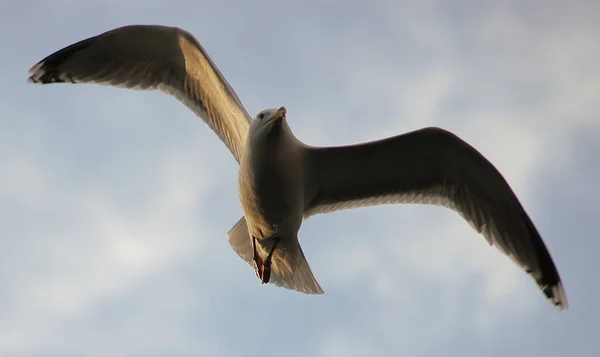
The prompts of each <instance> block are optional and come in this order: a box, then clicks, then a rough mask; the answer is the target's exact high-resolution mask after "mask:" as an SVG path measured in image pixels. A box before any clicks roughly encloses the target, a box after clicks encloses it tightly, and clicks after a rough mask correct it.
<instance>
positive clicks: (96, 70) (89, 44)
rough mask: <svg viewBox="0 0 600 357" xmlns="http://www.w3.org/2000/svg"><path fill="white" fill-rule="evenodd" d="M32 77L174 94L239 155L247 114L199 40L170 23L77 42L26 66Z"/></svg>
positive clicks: (129, 28)
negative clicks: (30, 66) (168, 25)
mask: <svg viewBox="0 0 600 357" xmlns="http://www.w3.org/2000/svg"><path fill="white" fill-rule="evenodd" d="M29 74H30V77H29V79H28V81H29V82H32V83H41V84H47V83H61V82H70V83H98V84H106V85H111V86H119V87H125V88H129V89H140V90H155V89H158V90H161V91H163V92H166V93H168V94H170V95H173V96H175V97H176V98H177V99H178V100H180V101H181V102H182V103H184V104H185V105H186V106H188V107H189V108H190V109H191V110H192V111H194V113H196V114H197V115H198V116H200V117H201V118H202V119H203V120H204V121H205V122H206V123H207V124H208V125H209V127H210V128H211V129H212V130H213V131H214V132H215V133H216V134H217V135H218V136H219V138H220V139H221V140H222V141H223V142H224V143H225V145H227V147H228V148H229V150H230V151H231V153H232V154H233V156H234V157H235V159H236V160H237V161H238V163H239V161H240V155H241V153H242V150H243V148H244V142H245V139H246V134H247V132H248V126H249V122H250V116H249V115H248V113H247V112H246V110H245V109H244V107H243V105H242V103H241V102H240V100H239V98H238V97H237V95H236V94H235V92H234V91H233V89H232V88H231V86H230V85H229V83H227V81H226V80H225V78H224V77H223V75H222V74H221V72H220V71H219V70H218V68H217V67H216V66H215V65H214V63H213V62H212V60H211V59H210V57H209V56H208V54H206V52H205V51H204V49H203V48H202V46H201V45H200V43H199V42H198V41H197V40H196V39H195V38H194V37H193V36H192V35H191V34H190V33H188V32H187V31H184V30H182V29H179V28H176V27H166V26H157V25H133V26H124V27H120V28H117V29H114V30H111V31H108V32H105V33H103V34H100V35H98V36H95V37H91V38H88V39H86V40H83V41H80V42H77V43H75V44H73V45H70V46H68V47H65V48H63V49H61V50H59V51H57V52H55V53H53V54H51V55H50V56H48V57H46V58H44V59H43V60H42V61H40V62H39V63H38V64H36V65H35V66H33V67H32V68H31V69H30V70H29Z"/></svg>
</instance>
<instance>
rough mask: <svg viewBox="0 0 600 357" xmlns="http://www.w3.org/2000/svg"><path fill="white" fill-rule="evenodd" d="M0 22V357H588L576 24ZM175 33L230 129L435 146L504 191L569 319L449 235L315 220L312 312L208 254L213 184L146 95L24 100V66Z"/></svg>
mask: <svg viewBox="0 0 600 357" xmlns="http://www.w3.org/2000/svg"><path fill="white" fill-rule="evenodd" d="M340 4H341V2H334V1H302V2H297V3H296V4H295V5H292V4H289V3H285V4H284V3H283V2H276V1H251V2H250V1H235V2H225V1H223V2H220V3H218V4H217V2H213V1H166V0H147V1H141V0H134V1H115V0H105V1H86V2H83V1H75V0H56V1H40V0H37V1H27V0H24V1H19V2H16V1H4V2H1V3H0V41H1V43H2V47H3V49H4V51H3V54H2V66H0V76H1V78H2V81H1V83H0V356H2V357H7V356H11V357H17V356H18V357H30V356H69V357H71V356H73V357H75V356H77V357H79V356H82V357H83V356H86V357H87V356H90V357H95V356H114V357H119V356H145V357H154V356H156V357H158V356H242V355H244V356H259V355H260V356H265V355H267V356H271V355H284V356H322V357H336V356H364V355H369V356H392V355H393V356H398V355H407V356H433V355H436V356H505V355H511V356H513V357H515V356H537V355H544V356H545V357H552V356H565V355H567V354H570V353H572V354H573V355H577V356H582V357H583V356H592V355H595V354H596V353H597V348H595V347H596V346H598V341H597V339H598V333H597V321H598V318H600V314H599V313H598V309H597V307H596V303H595V302H596V300H597V296H598V294H599V293H600V289H599V288H598V286H597V284H595V282H596V281H598V277H597V272H598V271H600V263H599V261H598V259H597V254H598V252H599V251H600V243H599V240H598V237H597V235H598V233H597V221H598V217H600V213H599V210H598V208H597V202H598V199H599V198H600V197H599V196H600V194H599V193H598V189H597V182H598V180H599V179H600V166H599V165H598V156H599V155H600V119H599V117H600V101H598V93H600V76H599V75H598V70H597V65H598V63H600V42H598V40H597V39H598V38H599V37H600V25H599V23H598V21H597V18H598V15H599V14H600V3H599V2H597V1H593V0H589V1H573V2H570V3H568V4H567V3H566V2H559V1H497V2H489V1H487V2H486V1H448V2H440V1H423V2H420V4H419V5H415V4H413V3H412V2H404V1H391V0H389V1H372V2H363V1H349V2H344V5H343V6H342V5H340ZM135 23H154V24H164V25H175V26H179V27H182V28H184V29H186V30H188V31H190V32H191V33H193V34H194V35H195V36H196V37H197V38H198V40H199V41H200V42H201V43H202V44H203V45H204V46H205V48H206V50H207V51H208V53H209V54H210V56H211V57H212V58H213V60H214V61H215V63H216V64H217V66H218V67H219V68H220V69H221V71H222V72H223V73H224V75H225V76H226V78H227V79H228V81H229V82H230V83H231V85H232V86H233V88H234V89H235V90H236V92H237V93H238V95H239V97H240V98H241V100H242V102H243V103H244V105H245V106H246V108H247V110H248V112H249V113H251V114H252V115H255V114H256V113H257V112H259V111H260V110H262V109H264V108H271V107H278V106H281V105H285V106H286V108H287V109H288V120H289V123H290V126H291V127H292V129H293V130H294V132H295V133H296V135H297V136H298V137H299V138H300V139H301V140H303V141H304V142H306V143H309V144H312V145H341V144H350V143H356V142H359V141H367V140H373V139H378V138H381V137H385V136H390V135H396V134H399V133H402V132H405V131H408V130H413V129H417V128H421V127H424V126H430V125H436V126H440V127H443V128H445V129H448V130H451V131H453V132H455V133H456V134H457V135H459V136H460V137H461V138H463V139H464V140H466V141H467V142H469V143H471V144H472V145H473V146H475V147H476V148H477V149H478V150H480V152H482V153H483V154H484V155H485V156H487V157H488V158H489V159H490V160H491V161H492V162H493V163H494V164H495V165H496V167H497V168H498V169H499V170H500V171H501V172H502V173H503V174H504V176H505V177H506V179H507V180H508V182H509V183H510V184H511V186H512V187H513V189H514V190H515V191H516V193H517V195H518V196H519V197H520V199H521V202H522V203H523V205H524V206H525V208H526V210H527V211H528V212H529V214H530V216H531V217H532V219H533V221H534V223H535V224H536V226H537V228H538V229H539V231H540V233H541V234H542V236H543V238H544V240H545V242H546V244H547V245H548V248H549V250H550V252H551V254H552V256H553V258H554V261H555V263H556V264H557V266H558V269H559V271H560V273H561V276H562V278H563V280H564V282H565V287H566V291H567V296H568V299H569V303H570V308H569V310H568V311H566V312H558V311H556V310H555V309H554V308H553V307H552V306H551V304H549V303H548V302H546V301H545V299H544V297H543V295H542V294H541V293H540V292H539V291H538V290H537V287H536V284H535V283H534V282H533V280H532V279H531V278H529V277H528V276H527V275H526V274H525V273H523V272H522V271H521V270H520V269H519V268H517V267H516V266H515V265H514V264H513V263H512V262H511V261H510V260H509V259H507V258H506V257H504V256H503V255H502V254H500V253H499V252H498V251H497V250H496V249H495V248H490V247H489V246H488V245H487V243H486V242H485V239H484V238H483V237H482V236H480V235H478V234H477V233H476V232H475V231H473V230H472V229H471V228H470V226H469V225H468V224H467V223H466V222H464V221H463V220H462V219H461V218H460V216H458V215H457V214H455V213H454V212H452V211H449V210H447V209H444V208H437V207H429V206H419V205H405V206H400V205H395V206H384V207H376V208H362V209H356V210H351V211H344V212H338V213H334V214H329V215H322V216H316V217H314V218H311V219H309V220H308V221H306V222H305V223H304V225H303V227H302V229H301V231H300V241H301V243H302V245H303V248H304V251H305V253H306V255H307V257H308V259H309V261H310V263H311V266H312V268H313V271H314V273H315V274H316V277H317V279H318V280H319V282H320V283H321V285H322V286H323V288H324V290H325V295H322V296H306V295H302V294H299V293H296V292H291V291H287V290H284V289H279V288H276V287H274V286H271V285H269V286H262V285H261V284H260V283H259V281H258V279H257V278H256V277H255V276H254V272H253V271H252V269H251V268H250V267H249V266H248V265H247V264H246V263H244V262H243V261H242V260H241V259H239V258H238V257H237V255H236V254H235V253H234V252H233V250H231V248H230V247H229V245H228V244H227V241H226V239H225V233H226V232H227V231H228V230H229V229H230V228H231V226H232V225H233V224H234V223H235V222H237V220H238V219H239V217H240V216H241V209H240V206H239V203H238V200H237V193H236V179H237V176H236V173H237V171H236V170H237V166H236V163H235V161H234V160H233V158H232V157H231V155H230V154H229V152H228V151H227V149H226V148H225V146H224V145H223V144H222V143H221V142H220V141H219V140H218V139H217V137H216V136H215V135H214V134H213V133H212V132H211V131H210V130H209V129H208V127H207V126H206V125H205V124H203V123H202V121H200V120H199V119H197V118H195V116H194V114H193V113H192V112H191V111H189V110H188V109H187V108H186V107H184V106H183V105H181V104H180V103H179V102H177V101H176V100H175V99H173V98H171V97H168V96H166V95H164V94H162V93H158V92H135V91H125V90H122V89H116V88H110V87H104V86H94V85H78V86H75V85H53V86H45V87H42V86H33V85H28V84H27V83H26V78H27V70H28V69H29V67H30V66H32V65H33V64H35V63H36V62H37V61H39V60H40V59H42V58H43V57H44V56H46V55H48V54H50V53H51V52H53V51H55V50H58V49H60V48H62V47H64V46H66V45H69V44H71V43H73V42H76V41H78V40H81V39H84V38H87V37H89V36H93V35H96V34H99V33H101V32H104V31H106V30H109V29H112V28H114V27H118V26H121V25H126V24H135Z"/></svg>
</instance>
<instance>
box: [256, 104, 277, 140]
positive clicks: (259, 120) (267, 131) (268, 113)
mask: <svg viewBox="0 0 600 357" xmlns="http://www.w3.org/2000/svg"><path fill="white" fill-rule="evenodd" d="M285 114H286V111H285V107H281V108H279V109H265V110H263V111H262V112H260V113H258V114H257V115H256V117H255V118H254V120H252V123H250V133H252V134H253V135H260V136H263V135H267V136H270V135H271V134H275V133H277V132H279V130H280V129H281V128H282V126H283V123H284V122H285Z"/></svg>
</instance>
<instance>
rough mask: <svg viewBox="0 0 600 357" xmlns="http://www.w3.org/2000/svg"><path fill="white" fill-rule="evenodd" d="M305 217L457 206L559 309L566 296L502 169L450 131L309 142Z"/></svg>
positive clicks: (565, 301) (416, 132) (454, 208)
mask: <svg viewBox="0 0 600 357" xmlns="http://www.w3.org/2000/svg"><path fill="white" fill-rule="evenodd" d="M307 156H308V160H307V162H308V164H307V165H308V167H307V170H310V171H311V174H310V175H309V177H310V178H312V181H311V180H309V185H308V186H307V188H306V191H307V192H309V193H310V195H309V198H308V200H307V201H308V204H307V206H306V208H305V212H304V217H305V218H308V217H310V216H312V215H315V214H319V213H326V212H333V211H337V210H341V209H349V208H354V207H363V206H372V205H380V204H392V203H420V204H431V205H439V206H444V207H447V208H450V209H452V210H454V211H456V212H458V213H459V214H460V215H461V216H462V217H463V218H464V219H465V220H466V221H467V222H469V224H470V225H471V226H472V227H473V228H474V229H475V230H476V231H477V232H479V233H481V234H482V235H483V236H484V237H485V238H486V239H487V241H488V242H489V243H490V244H492V245H494V246H496V247H498V248H499V249H500V250H501V251H502V252H503V253H505V254H506V255H508V256H509V257H510V258H511V259H512V260H513V261H515V262H516V263H517V264H518V265H519V266H521V267H522V268H523V269H524V270H525V271H526V272H527V273H529V274H531V275H532V277H533V278H534V279H535V281H536V282H537V283H538V285H539V286H540V288H541V289H542V291H543V292H544V294H545V295H546V296H547V297H548V298H549V299H551V300H552V302H553V303H554V304H555V305H556V306H557V307H559V308H566V307H567V299H566V295H565V292H564V288H563V285H562V282H561V280H560V277H559V274H558V271H557V269H556V267H555V265H554V263H553V261H552V258H551V257H550V254H549V252H548V250H547V248H546V246H545V244H544V242H543V241H542V238H541V237H540V235H539V233H538V231H537V230H536V228H535V226H534V225H533V223H532V221H531V219H530V218H529V216H528V215H527V213H526V212H525V210H524V209H523V207H522V206H521V203H520V202H519V200H518V199H517V197H516V195H515V194H514V192H513V191H512V189H511V188H510V186H509V185H508V183H507V182H506V180H505V179H504V178H503V177H502V175H501V174H500V172H498V170H497V169H496V168H495V167H494V166H493V165H492V164H491V163H490V162H489V161H488V160H487V159H485V157H483V156H482V155H481V154H480V153H479V152H477V151H476V150H475V149H474V148H473V147H471V146H470V145H468V144H467V143H466V142H464V141H462V140H461V139H460V138H458V137H457V136H455V135H454V134H452V133H449V132H447V131H445V130H443V129H439V128H425V129H422V130H417V131H414V132H410V133H407V134H404V135H399V136H396V137H392V138H388V139H384V140H379V141H375V142H370V143H365V144H360V145H354V146H346V147H333V148H309V149H308V154H307Z"/></svg>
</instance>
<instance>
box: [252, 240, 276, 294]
mask: <svg viewBox="0 0 600 357" xmlns="http://www.w3.org/2000/svg"><path fill="white" fill-rule="evenodd" d="M274 240H275V242H274V243H273V247H271V251H270V252H269V255H267V259H265V260H263V259H262V258H261V257H260V256H259V255H258V252H257V251H256V237H252V250H253V254H254V258H253V262H254V272H255V273H256V276H257V277H258V278H259V279H260V280H261V282H262V283H263V284H266V283H268V282H269V279H270V278H271V260H272V258H273V253H274V252H275V248H277V245H278V244H279V238H274Z"/></svg>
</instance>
